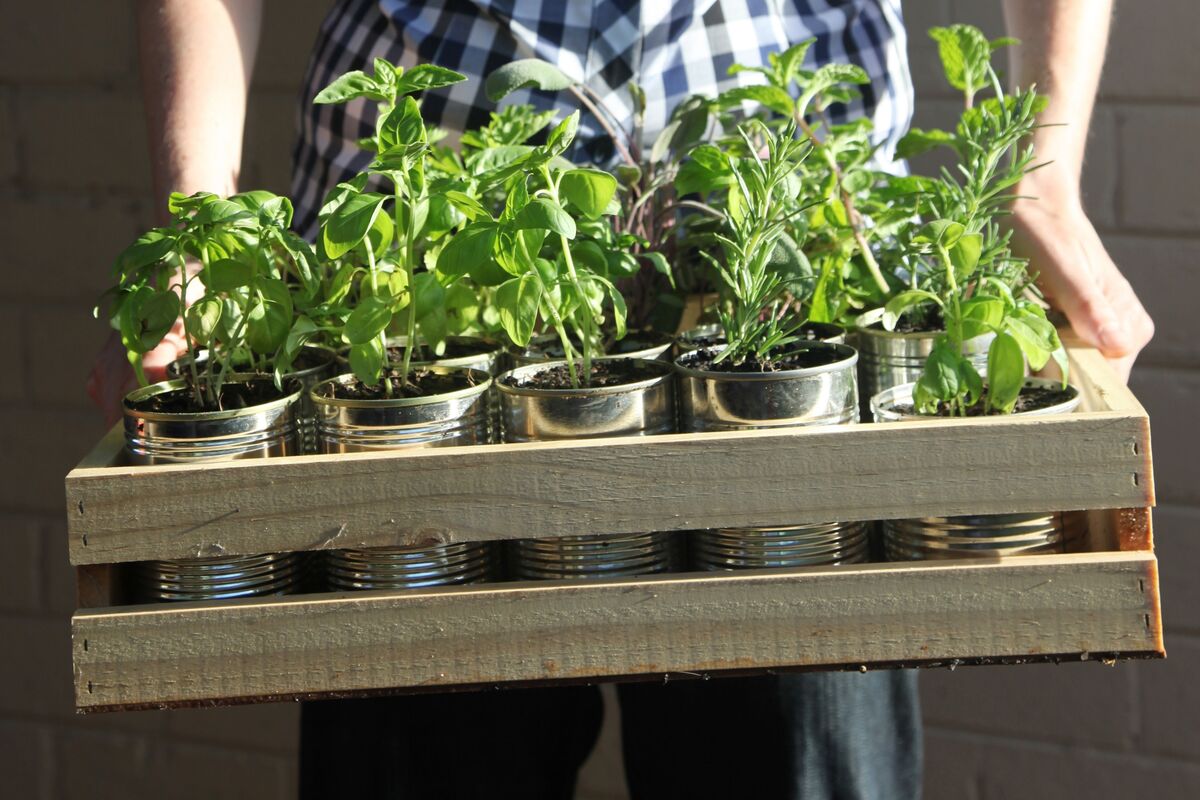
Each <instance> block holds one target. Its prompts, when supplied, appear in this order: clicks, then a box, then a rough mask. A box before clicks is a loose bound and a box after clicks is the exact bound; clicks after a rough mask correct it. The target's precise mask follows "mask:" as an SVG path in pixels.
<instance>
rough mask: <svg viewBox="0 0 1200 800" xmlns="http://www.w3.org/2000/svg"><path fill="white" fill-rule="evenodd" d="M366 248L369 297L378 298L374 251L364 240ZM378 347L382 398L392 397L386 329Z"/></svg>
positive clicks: (380, 336) (367, 241)
mask: <svg viewBox="0 0 1200 800" xmlns="http://www.w3.org/2000/svg"><path fill="white" fill-rule="evenodd" d="M366 248H367V277H368V278H369V279H370V281H371V295H372V296H373V297H378V296H379V277H378V274H377V273H378V271H379V268H378V267H377V266H376V264H375V249H374V248H373V247H371V240H370V239H367V240H366ZM379 346H380V347H381V348H383V377H382V380H383V396H384V397H391V396H392V382H391V381H390V380H389V379H388V374H387V372H388V357H387V356H388V352H387V327H386V326H385V327H384V329H383V330H381V331H380V332H379Z"/></svg>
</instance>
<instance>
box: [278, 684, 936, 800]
mask: <svg viewBox="0 0 1200 800" xmlns="http://www.w3.org/2000/svg"><path fill="white" fill-rule="evenodd" d="M618 696H619V697H620V702H621V733H622V738H623V748H624V756H625V771H626V776H627V780H628V783H629V791H630V796H631V797H632V798H633V800H671V799H672V798H687V799H688V800H696V799H697V798H701V799H702V798H709V797H711V798H734V797H756V798H764V799H767V798H780V800H791V799H792V798H795V799H796V800H799V798H803V799H804V800H825V798H830V800H833V799H836V800H843V798H844V799H845V800H860V798H861V800H910V799H911V800H915V799H916V798H918V797H920V794H921V721H920V709H919V705H918V701H917V691H916V673H915V672H908V671H885V672H871V673H866V674H860V673H809V674H798V675H777V676H764V677H754V678H722V679H713V680H686V681H676V682H671V683H668V684H662V683H638V684H625V685H622V686H620V687H618ZM602 716H603V706H602V704H601V699H600V693H599V690H598V689H596V688H595V687H590V686H576V687H563V688H553V689H514V690H498V691H484V692H470V693H457V694H455V693H450V694H430V695H411V696H404V697H384V698H372V699H367V700H332V701H321V702H313V703H306V704H305V705H304V709H303V713H302V717H301V719H302V722H301V748H300V759H301V765H300V787H301V788H300V796H301V798H302V800H318V798H319V799H320V800H337V799H338V798H353V799H354V800H364V799H365V798H370V800H392V798H404V799H405V800H407V798H508V797H512V798H526V799H527V800H541V799H542V798H545V800H560V799H561V800H569V798H571V797H572V795H573V792H574V787H575V780H576V775H577V773H578V771H579V768H580V766H581V765H582V764H583V762H584V760H585V759H586V758H587V756H588V753H589V752H590V751H591V749H592V746H593V745H594V744H595V741H596V737H597V735H598V733H599V730H600V724H601V721H602Z"/></svg>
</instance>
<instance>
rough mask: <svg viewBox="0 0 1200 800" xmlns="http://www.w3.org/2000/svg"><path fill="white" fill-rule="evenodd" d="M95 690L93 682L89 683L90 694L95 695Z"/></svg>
mask: <svg viewBox="0 0 1200 800" xmlns="http://www.w3.org/2000/svg"><path fill="white" fill-rule="evenodd" d="M94 692H95V690H94V689H93V687H92V682H91V681H88V694H94Z"/></svg>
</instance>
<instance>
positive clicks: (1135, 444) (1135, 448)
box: [1133, 442, 1141, 456]
mask: <svg viewBox="0 0 1200 800" xmlns="http://www.w3.org/2000/svg"><path fill="white" fill-rule="evenodd" d="M1139 452H1141V451H1140V450H1138V443H1137V442H1134V443H1133V454H1134V455H1135V456H1136V455H1137V454H1138V453H1139Z"/></svg>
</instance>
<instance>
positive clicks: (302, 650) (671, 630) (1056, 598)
mask: <svg viewBox="0 0 1200 800" xmlns="http://www.w3.org/2000/svg"><path fill="white" fill-rule="evenodd" d="M72 640H73V650H74V657H75V680H76V700H77V703H78V705H79V707H80V708H82V709H84V710H88V709H93V710H95V709H105V708H110V709H111V708H120V707H131V706H143V705H171V704H189V703H203V702H208V701H217V700H234V701H236V700H238V699H241V700H243V701H246V700H250V699H253V700H256V701H262V700H270V699H285V698H289V697H298V696H318V695H321V694H330V693H333V694H344V693H347V692H350V693H353V692H356V691H370V690H381V689H403V688H415V687H446V686H453V685H479V684H492V683H500V682H510V681H546V680H561V679H592V678H605V677H611V676H621V675H645V674H653V673H707V672H709V671H714V670H717V671H720V670H730V669H735V670H745V669H770V668H775V667H822V668H837V667H857V666H860V665H862V666H866V667H870V666H871V665H873V664H875V665H885V664H886V665H890V664H895V663H897V662H899V663H905V664H922V663H930V662H935V663H938V662H940V663H945V662H947V661H950V660H955V659H961V660H964V661H971V660H979V659H981V658H983V659H985V660H987V659H1006V658H1014V657H1030V658H1034V659H1036V658H1039V657H1050V656H1055V655H1060V654H1083V656H1082V657H1083V658H1087V657H1088V654H1105V655H1106V656H1113V657H1115V656H1142V657H1153V656H1161V655H1162V654H1163V644H1162V631H1161V624H1160V619H1159V613H1158V595H1157V565H1156V562H1155V559H1154V556H1153V554H1151V553H1144V552H1116V553H1079V554H1068V555H1057V556H1025V557H1019V558H1010V559H1004V560H995V561H987V562H977V561H971V562H956V563H922V564H914V565H898V564H868V565H861V566H854V567H845V566H843V567H827V568H812V569H807V570H802V571H797V572H791V573H781V572H777V571H763V572H747V573H736V574H730V573H726V574H720V575H688V576H673V577H668V576H659V577H653V578H634V579H625V580H617V581H611V582H577V583H569V582H563V583H555V584H537V583H514V584H504V585H499V584H497V585H490V586H489V585H480V586H474V587H467V588H446V589H441V590H430V591H425V592H398V593H382V592H366V593H360V594H333V595H309V596H303V597H296V598H289V599H273V600H270V601H267V600H250V601H231V602H223V603H203V604H196V603H189V604H178V605H170V606H154V607H149V606H147V607H127V608H115V609H97V610H91V611H80V612H78V613H77V614H76V615H75V617H74V620H73V622H72ZM1075 657H1079V656H1078V655H1076V656H1075Z"/></svg>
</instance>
